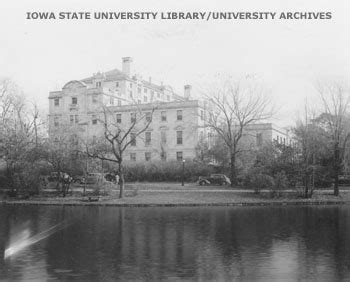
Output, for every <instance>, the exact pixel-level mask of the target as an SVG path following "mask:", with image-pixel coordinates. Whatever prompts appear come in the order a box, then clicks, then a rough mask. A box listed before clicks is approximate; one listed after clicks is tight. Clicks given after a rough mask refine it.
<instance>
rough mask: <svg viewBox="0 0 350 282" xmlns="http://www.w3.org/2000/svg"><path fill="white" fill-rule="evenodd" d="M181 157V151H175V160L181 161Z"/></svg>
mask: <svg viewBox="0 0 350 282" xmlns="http://www.w3.org/2000/svg"><path fill="white" fill-rule="evenodd" d="M182 159H183V155H182V152H176V160H178V161H182Z"/></svg>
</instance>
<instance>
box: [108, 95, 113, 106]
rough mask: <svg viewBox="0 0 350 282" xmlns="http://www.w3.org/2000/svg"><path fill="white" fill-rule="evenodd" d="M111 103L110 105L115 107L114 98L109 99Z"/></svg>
mask: <svg viewBox="0 0 350 282" xmlns="http://www.w3.org/2000/svg"><path fill="white" fill-rule="evenodd" d="M109 103H110V104H111V105H114V98H113V97H110V98H109Z"/></svg>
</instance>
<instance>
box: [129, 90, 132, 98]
mask: <svg viewBox="0 0 350 282" xmlns="http://www.w3.org/2000/svg"><path fill="white" fill-rule="evenodd" d="M129 96H130V98H132V91H131V90H130V91H129Z"/></svg>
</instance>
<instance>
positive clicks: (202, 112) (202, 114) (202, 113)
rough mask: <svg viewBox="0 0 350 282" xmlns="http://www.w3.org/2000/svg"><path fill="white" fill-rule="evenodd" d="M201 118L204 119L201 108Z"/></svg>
mask: <svg viewBox="0 0 350 282" xmlns="http://www.w3.org/2000/svg"><path fill="white" fill-rule="evenodd" d="M201 120H204V111H203V110H201Z"/></svg>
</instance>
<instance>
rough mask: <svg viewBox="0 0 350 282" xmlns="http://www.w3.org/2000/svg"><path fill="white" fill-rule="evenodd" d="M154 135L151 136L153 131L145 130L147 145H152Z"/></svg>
mask: <svg viewBox="0 0 350 282" xmlns="http://www.w3.org/2000/svg"><path fill="white" fill-rule="evenodd" d="M151 141H152V137H151V132H145V143H146V146H149V145H151Z"/></svg>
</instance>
